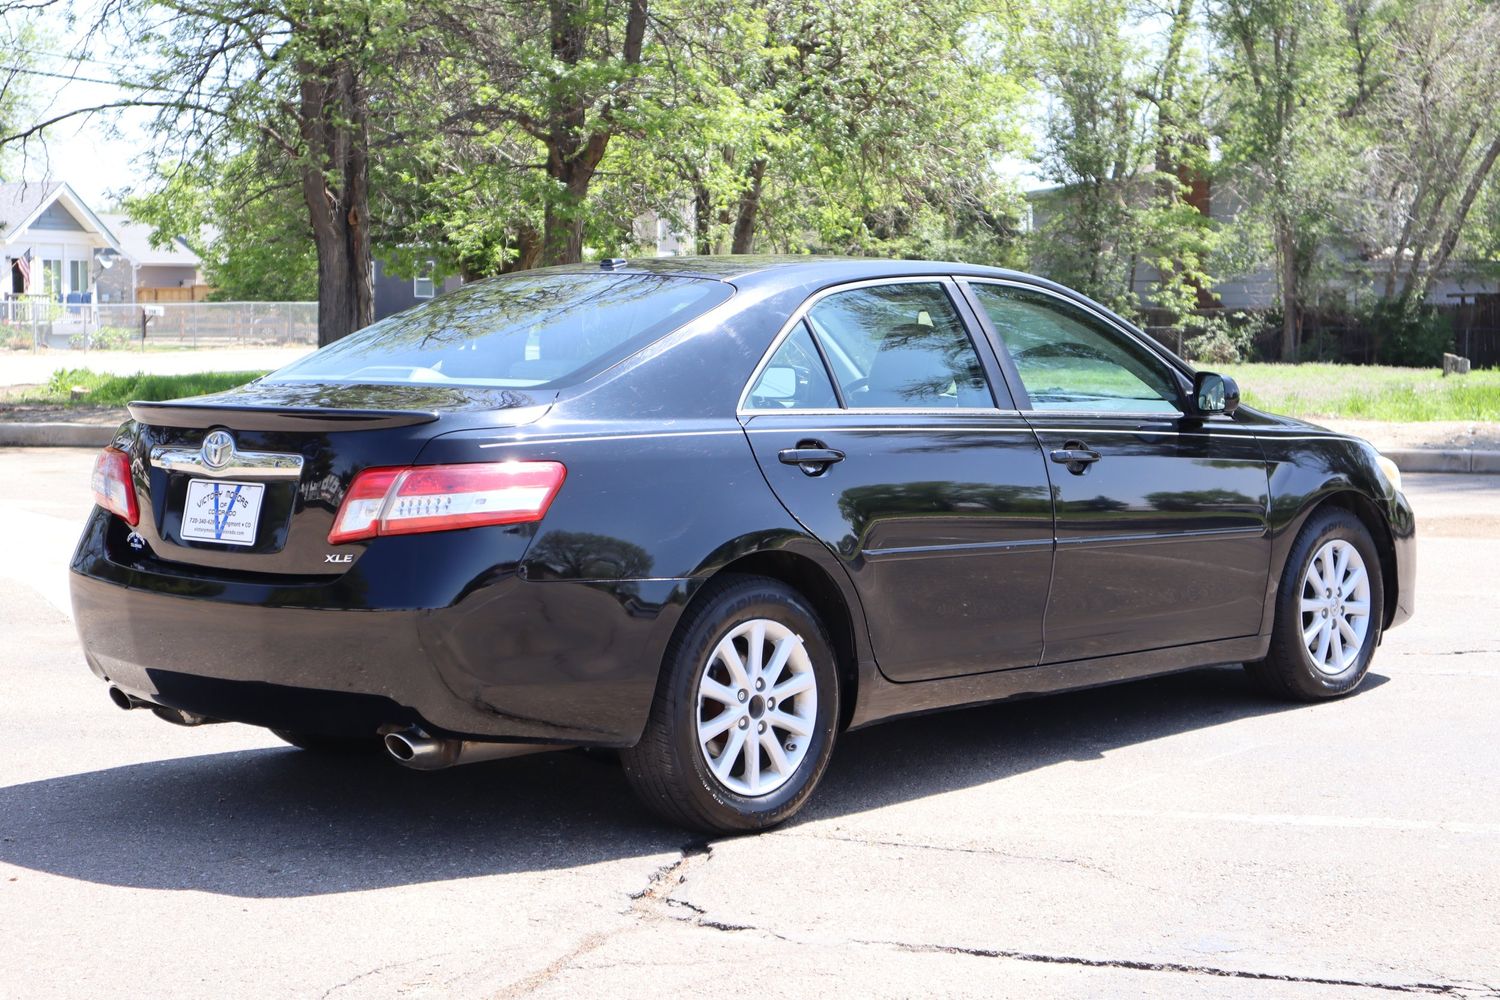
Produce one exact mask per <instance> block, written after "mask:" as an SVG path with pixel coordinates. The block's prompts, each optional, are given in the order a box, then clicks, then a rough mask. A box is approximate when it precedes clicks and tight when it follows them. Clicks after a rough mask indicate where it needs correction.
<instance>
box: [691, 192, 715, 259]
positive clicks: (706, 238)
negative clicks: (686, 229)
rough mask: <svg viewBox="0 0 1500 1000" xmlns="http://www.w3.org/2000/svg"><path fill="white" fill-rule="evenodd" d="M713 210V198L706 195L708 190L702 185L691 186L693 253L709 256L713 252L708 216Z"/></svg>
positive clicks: (710, 222)
mask: <svg viewBox="0 0 1500 1000" xmlns="http://www.w3.org/2000/svg"><path fill="white" fill-rule="evenodd" d="M713 210H714V201H713V196H712V195H711V194H709V193H708V188H707V187H705V186H704V185H702V184H694V185H693V252H694V253H700V254H709V253H713V252H714V248H713V242H712V236H711V229H710V227H711V225H712V220H711V218H710V216H711V215H712V213H713Z"/></svg>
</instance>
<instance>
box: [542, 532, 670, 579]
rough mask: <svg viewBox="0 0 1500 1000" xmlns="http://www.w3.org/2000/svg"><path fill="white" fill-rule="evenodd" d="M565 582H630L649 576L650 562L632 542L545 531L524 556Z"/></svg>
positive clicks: (596, 535)
mask: <svg viewBox="0 0 1500 1000" xmlns="http://www.w3.org/2000/svg"><path fill="white" fill-rule="evenodd" d="M526 558H527V560H528V561H533V562H539V563H542V564H543V565H545V566H546V567H547V568H548V569H549V570H551V571H552V572H553V573H556V574H557V575H558V576H560V577H564V578H566V579H569V580H632V579H639V578H642V577H647V576H650V575H651V566H652V564H653V562H654V560H653V559H652V558H651V556H650V555H649V554H648V553H647V552H646V550H645V549H643V548H641V547H640V546H639V545H636V544H634V543H633V542H627V541H625V540H624V539H620V538H614V537H612V536H610V535H599V534H595V533H593V532H591V531H549V532H547V534H545V535H543V536H542V537H541V538H540V539H538V540H537V542H536V544H535V545H533V546H532V547H531V552H530V553H529V554H528V555H527V557H526Z"/></svg>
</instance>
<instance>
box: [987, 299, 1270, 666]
mask: <svg viewBox="0 0 1500 1000" xmlns="http://www.w3.org/2000/svg"><path fill="white" fill-rule="evenodd" d="M963 288H964V290H965V291H966V293H967V294H968V295H969V296H970V297H971V299H972V302H973V305H974V308H975V310H976V312H977V313H978V314H980V315H981V316H982V322H983V323H984V324H985V325H986V326H987V328H988V332H989V333H990V334H991V336H992V337H994V338H995V341H996V343H997V345H998V349H999V350H1000V351H1001V361H1002V364H1003V365H1004V366H1005V369H1006V372H1007V375H1008V376H1009V377H1010V379H1011V388H1012V390H1013V391H1014V393H1015V395H1016V396H1017V397H1018V402H1019V404H1020V406H1021V408H1022V410H1023V411H1024V413H1025V415H1026V419H1027V420H1028V421H1029V422H1030V424H1031V425H1032V427H1033V428H1034V429H1035V430H1036V433H1037V437H1038V439H1039V440H1040V442H1041V445H1042V450H1043V451H1044V453H1046V455H1047V457H1048V462H1047V469H1048V472H1049V474H1050V476H1051V484H1052V495H1053V498H1054V500H1055V503H1056V517H1057V558H1056V562H1055V565H1054V570H1053V581H1052V591H1051V597H1050V599H1049V602H1048V605H1047V625H1046V651H1045V654H1044V657H1043V662H1047V663H1057V662H1062V661H1066V660H1076V659H1083V658H1087V657H1094V656H1107V655H1110V654H1115V653H1127V652H1135V651H1141V650H1148V649H1156V648H1162V647H1167V646H1179V645H1185V644H1189V643H1197V642H1209V641H1212V640H1217V639H1228V638H1234V637H1238V636H1246V635H1254V634H1255V633H1257V632H1258V631H1259V630H1260V623H1261V611H1262V606H1263V604H1264V600H1265V593H1266V581H1267V573H1268V572H1269V569H1270V540H1269V537H1268V534H1267V528H1266V516H1267V498H1268V494H1269V490H1268V487H1267V480H1266V466H1265V461H1264V459H1263V457H1262V454H1261V451H1260V446H1259V443H1258V442H1257V441H1256V440H1255V439H1254V437H1253V436H1252V435H1251V434H1250V432H1249V431H1247V430H1242V429H1241V428H1239V427H1238V426H1236V425H1235V423H1234V421H1233V419H1232V418H1229V417H1222V416H1221V417H1210V418H1206V419H1205V418H1202V417H1197V416H1190V415H1188V413H1187V410H1188V406H1187V402H1186V399H1185V393H1186V386H1185V385H1184V380H1183V379H1182V378H1180V377H1179V376H1178V375H1177V373H1176V372H1175V371H1174V369H1173V368H1172V366H1171V365H1169V364H1168V363H1167V361H1166V360H1165V359H1164V358H1162V357H1161V356H1160V355H1159V354H1158V353H1156V351H1155V350H1154V349H1152V348H1151V347H1150V346H1148V345H1146V344H1145V343H1143V342H1142V341H1140V340H1138V339H1136V337H1135V336H1134V335H1133V334H1131V333H1130V332H1128V331H1127V330H1125V329H1124V328H1123V327H1121V326H1120V325H1118V324H1116V323H1114V322H1112V321H1111V320H1110V319H1108V318H1107V317H1106V316H1105V315H1103V314H1102V313H1100V312H1097V311H1095V310H1094V309H1092V308H1090V307H1088V306H1086V305H1084V304H1083V303H1081V302H1077V301H1075V300H1073V299H1070V298H1066V297H1064V296H1062V295H1059V294H1055V293H1053V292H1051V291H1048V290H1046V289H1043V288H1040V287H1038V286H1033V285H1026V284H1024V283H1018V282H1004V281H989V280H983V281H981V280H977V279H975V280H970V281H965V282H964V283H963Z"/></svg>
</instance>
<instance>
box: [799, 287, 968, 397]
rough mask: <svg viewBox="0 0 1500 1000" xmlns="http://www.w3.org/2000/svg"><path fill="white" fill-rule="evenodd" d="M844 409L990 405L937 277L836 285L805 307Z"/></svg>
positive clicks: (959, 322) (964, 334)
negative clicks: (843, 288) (863, 285)
mask: <svg viewBox="0 0 1500 1000" xmlns="http://www.w3.org/2000/svg"><path fill="white" fill-rule="evenodd" d="M807 321H808V324H809V325H810V326H811V327H812V329H813V332H814V333H815V334H816V335H817V337H818V341H819V343H821V344H822V345H823V352H824V354H825V355H827V357H828V363H829V365H830V366H831V367H832V369H833V376H834V379H835V380H836V381H837V382H838V385H839V388H840V389H841V390H842V391H843V396H844V402H845V403H846V405H848V406H849V407H850V408H855V409H860V408H866V409H869V408H873V409H913V408H920V409H925V408H932V407H937V408H946V407H960V406H964V407H992V406H994V405H995V401H994V397H993V396H991V394H990V390H989V384H988V382H987V381H986V380H985V376H984V368H983V366H982V365H981V364H980V362H979V355H978V354H977V353H976V352H975V350H974V344H973V343H972V342H971V341H970V340H969V334H968V332H967V331H966V330H965V329H964V324H963V320H962V319H960V318H959V315H958V310H957V309H955V308H954V306H953V302H952V300H950V299H949V298H948V293H947V291H946V290H945V289H944V288H943V285H942V284H941V283H940V282H936V281H934V282H903V283H900V284H891V285H874V286H870V287H866V288H855V289H850V290H849V291H847V292H836V293H834V294H832V295H829V296H827V297H826V298H824V299H822V300H821V301H819V302H818V303H817V304H816V305H815V306H813V308H812V310H811V311H809V312H808V314H807Z"/></svg>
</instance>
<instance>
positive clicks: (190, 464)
mask: <svg viewBox="0 0 1500 1000" xmlns="http://www.w3.org/2000/svg"><path fill="white" fill-rule="evenodd" d="M151 464H152V465H153V466H155V467H156V468H158V469H161V470H163V471H165V472H186V473H190V474H192V475H195V476H207V477H209V478H211V479H227V478H250V479H301V478H302V456H301V455H287V454H283V453H281V452H274V451H238V450H237V451H235V453H234V455H233V457H232V458H231V460H230V462H229V464H227V465H225V466H224V467H223V468H221V469H211V468H209V467H208V466H207V465H205V464H204V462H203V456H202V454H201V452H200V450H199V449H197V448H173V447H170V446H168V445H162V444H159V445H157V446H156V447H154V448H152V449H151Z"/></svg>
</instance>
